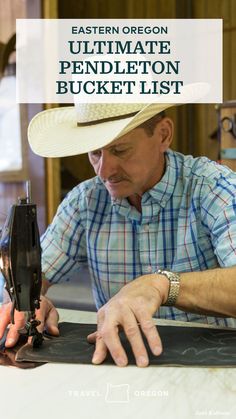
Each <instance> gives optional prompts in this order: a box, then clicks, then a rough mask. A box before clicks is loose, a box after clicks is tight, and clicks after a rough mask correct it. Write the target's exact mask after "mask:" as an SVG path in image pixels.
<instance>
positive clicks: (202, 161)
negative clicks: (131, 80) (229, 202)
mask: <svg viewBox="0 0 236 419" xmlns="http://www.w3.org/2000/svg"><path fill="white" fill-rule="evenodd" d="M170 158H171V160H172V161H175V163H174V164H175V165H176V168H177V170H178V176H179V178H180V179H182V181H183V182H184V183H185V182H187V183H192V184H195V185H201V186H205V187H208V188H210V189H211V188H214V189H215V188H222V189H227V187H228V188H229V189H230V190H232V191H234V194H235V191H236V173H235V172H233V171H232V170H231V169H229V168H228V167H227V166H223V165H221V164H219V163H217V162H215V161H212V160H210V159H208V158H207V157H193V156H191V155H184V154H181V153H178V152H175V151H171V154H170Z"/></svg>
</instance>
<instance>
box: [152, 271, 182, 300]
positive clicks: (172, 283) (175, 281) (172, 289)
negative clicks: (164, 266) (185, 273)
mask: <svg viewBox="0 0 236 419" xmlns="http://www.w3.org/2000/svg"><path fill="white" fill-rule="evenodd" d="M156 273H157V274H159V275H162V276H165V277H166V278H167V280H168V281H169V292H168V296H167V299H166V300H165V301H164V303H162V305H165V306H170V307H173V306H175V304H176V301H177V298H178V295H179V289H180V275H179V274H178V273H177V272H171V271H167V270H161V269H158V271H157V272H156Z"/></svg>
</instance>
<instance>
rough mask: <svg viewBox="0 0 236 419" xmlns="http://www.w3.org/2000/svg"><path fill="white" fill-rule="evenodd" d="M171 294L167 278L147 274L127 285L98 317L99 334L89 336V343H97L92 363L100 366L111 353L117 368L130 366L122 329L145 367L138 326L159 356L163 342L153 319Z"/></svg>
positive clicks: (101, 310) (146, 357)
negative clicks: (120, 335) (120, 334)
mask: <svg viewBox="0 0 236 419" xmlns="http://www.w3.org/2000/svg"><path fill="white" fill-rule="evenodd" d="M168 291H169V281H168V279H167V278H166V277H165V276H163V275H160V276H159V277H158V276H157V274H151V275H144V276H141V277H139V278H137V279H135V280H133V281H132V282H130V283H129V284H127V285H125V286H124V287H123V288H122V289H121V290H120V291H119V292H118V293H117V294H116V295H115V296H114V297H112V298H111V299H110V300H109V301H108V302H107V303H106V304H105V305H104V306H103V307H102V308H100V309H99V311H98V315H97V323H98V324H97V331H96V332H94V333H92V334H90V335H88V337H87V339H88V341H89V342H90V343H96V349H95V352H94V355H93V359H92V362H93V363H94V364H101V363H102V362H103V361H104V360H105V358H106V356H107V352H108V351H109V352H110V354H111V356H112V358H113V359H114V361H115V363H116V364H117V365H118V366H121V367H122V366H126V365H127V364H128V359H127V355H126V353H125V350H124V348H123V346H122V344H121V341H120V338H119V329H120V328H123V330H124V332H125V334H126V336H127V339H128V340H129V342H130V345H131V347H132V350H133V353H134V356H135V359H136V363H137V365H138V366H139V367H146V366H147V365H148V363H149V359H148V354H147V351H146V348H145V345H144V342H143V339H142V336H141V333H140V329H139V326H140V328H141V330H142V331H143V333H144V335H145V336H146V338H147V342H148V344H149V347H150V349H151V351H152V353H153V354H154V355H160V354H161V352H162V343H161V339H160V336H159V334H158V332H157V329H156V326H155V324H154V321H153V318H152V316H153V315H154V313H155V312H156V311H157V310H158V309H159V307H160V306H161V305H162V304H163V303H164V302H165V301H166V299H167V296H168Z"/></svg>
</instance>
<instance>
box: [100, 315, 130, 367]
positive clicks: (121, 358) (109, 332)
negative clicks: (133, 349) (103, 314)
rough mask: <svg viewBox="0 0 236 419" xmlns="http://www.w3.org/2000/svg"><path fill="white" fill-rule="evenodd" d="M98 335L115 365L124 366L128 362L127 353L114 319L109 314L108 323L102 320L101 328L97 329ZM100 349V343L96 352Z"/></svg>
mask: <svg viewBox="0 0 236 419" xmlns="http://www.w3.org/2000/svg"><path fill="white" fill-rule="evenodd" d="M98 337H99V339H100V340H101V341H102V342H104V344H105V346H106V348H107V349H108V350H109V352H110V354H111V356H112V358H113V360H114V361H115V363H116V365H118V366H119V367H124V366H126V365H127V364H128V359H127V355H126V353H125V350H124V348H123V346H122V344H121V341H120V337H119V333H118V325H117V324H116V319H114V320H113V319H112V318H111V317H110V316H109V324H108V321H106V320H105V321H104V324H103V325H102V328H101V330H98ZM100 350H101V351H102V350H103V346H102V345H101V344H99V345H97V352H98V354H99V351H100Z"/></svg>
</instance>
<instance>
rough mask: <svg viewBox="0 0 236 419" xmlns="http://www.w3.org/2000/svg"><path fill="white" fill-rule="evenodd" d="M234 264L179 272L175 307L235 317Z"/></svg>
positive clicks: (235, 273) (235, 277)
mask: <svg viewBox="0 0 236 419" xmlns="http://www.w3.org/2000/svg"><path fill="white" fill-rule="evenodd" d="M235 285H236V266H233V267H230V268H217V269H209V270H207V271H203V272H188V273H183V274H181V286H180V292H179V296H178V298H177V301H176V307H177V308H179V309H180V310H183V311H189V312H192V313H201V314H207V315H220V316H225V317H236V293H235Z"/></svg>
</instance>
